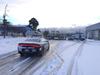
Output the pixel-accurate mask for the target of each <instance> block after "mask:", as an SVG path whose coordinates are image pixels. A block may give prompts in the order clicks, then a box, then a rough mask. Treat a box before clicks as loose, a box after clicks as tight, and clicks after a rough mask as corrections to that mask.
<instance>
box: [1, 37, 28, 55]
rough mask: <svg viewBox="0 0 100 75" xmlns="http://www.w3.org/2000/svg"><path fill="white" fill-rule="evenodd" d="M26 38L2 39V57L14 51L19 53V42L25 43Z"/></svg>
mask: <svg viewBox="0 0 100 75" xmlns="http://www.w3.org/2000/svg"><path fill="white" fill-rule="evenodd" d="M25 39H26V38H21V37H19V38H11V37H9V38H8V37H7V38H5V39H4V38H0V55H1V54H5V53H8V52H12V51H17V45H18V43H19V42H21V41H24V40H25Z"/></svg>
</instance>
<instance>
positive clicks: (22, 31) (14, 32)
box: [0, 25, 32, 36]
mask: <svg viewBox="0 0 100 75" xmlns="http://www.w3.org/2000/svg"><path fill="white" fill-rule="evenodd" d="M4 29H5V33H6V36H26V32H27V34H28V32H29V34H30V33H31V32H32V29H31V28H29V27H28V26H25V25H21V26H18V25H17V26H16V25H9V26H5V27H4V25H0V36H3V35H4Z"/></svg>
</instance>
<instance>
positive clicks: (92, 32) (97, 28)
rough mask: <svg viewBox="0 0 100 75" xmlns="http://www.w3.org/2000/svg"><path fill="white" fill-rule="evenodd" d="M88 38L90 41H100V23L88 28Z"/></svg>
mask: <svg viewBox="0 0 100 75" xmlns="http://www.w3.org/2000/svg"><path fill="white" fill-rule="evenodd" d="M86 36H87V38H88V39H95V40H100V23H96V24H93V25H91V26H88V27H87V28H86Z"/></svg>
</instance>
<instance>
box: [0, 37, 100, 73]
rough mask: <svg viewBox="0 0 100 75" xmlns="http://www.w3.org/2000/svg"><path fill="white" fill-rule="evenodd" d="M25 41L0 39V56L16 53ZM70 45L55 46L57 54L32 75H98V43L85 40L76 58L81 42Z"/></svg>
mask: <svg viewBox="0 0 100 75" xmlns="http://www.w3.org/2000/svg"><path fill="white" fill-rule="evenodd" d="M25 39H26V38H21V37H19V38H10V37H9V38H6V39H3V38H0V55H1V54H5V53H8V52H11V51H17V44H18V43H19V42H21V41H24V40H25ZM54 42H56V41H54ZM52 43H53V41H52ZM72 43H75V42H72V41H63V42H62V43H60V44H59V45H57V47H56V48H55V49H56V50H57V51H58V53H57V51H54V52H55V53H54V55H52V57H51V58H50V59H48V61H47V62H46V63H45V65H43V66H42V67H40V68H39V69H38V71H36V72H35V73H34V74H33V75H100V41H95V40H87V41H86V43H85V44H84V46H83V48H82V50H81V52H80V54H78V55H76V56H75V53H76V52H77V49H78V47H79V46H80V44H81V42H80V43H78V44H76V45H73V46H72V47H69V48H68V45H70V44H72ZM62 50H64V51H63V52H61V51H62Z"/></svg>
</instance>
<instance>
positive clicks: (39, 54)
mask: <svg viewBox="0 0 100 75" xmlns="http://www.w3.org/2000/svg"><path fill="white" fill-rule="evenodd" d="M44 52H45V51H44V48H42V51H40V52H39V53H38V56H40V57H42V56H43V55H44Z"/></svg>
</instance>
